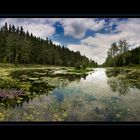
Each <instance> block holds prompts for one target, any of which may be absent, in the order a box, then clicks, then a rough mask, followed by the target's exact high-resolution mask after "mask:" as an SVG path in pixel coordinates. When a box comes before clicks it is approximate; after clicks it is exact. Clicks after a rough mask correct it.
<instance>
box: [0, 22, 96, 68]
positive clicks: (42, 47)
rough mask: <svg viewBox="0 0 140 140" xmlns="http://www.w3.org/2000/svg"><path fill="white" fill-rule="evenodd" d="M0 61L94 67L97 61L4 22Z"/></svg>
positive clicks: (0, 34)
mask: <svg viewBox="0 0 140 140" xmlns="http://www.w3.org/2000/svg"><path fill="white" fill-rule="evenodd" d="M0 63H11V64H48V65H58V66H75V67H95V66H97V63H96V62H95V61H93V60H89V59H88V58H87V57H86V56H82V55H81V54H80V52H74V51H71V50H69V49H68V48H66V47H64V46H60V45H55V44H54V43H53V42H52V41H51V39H48V38H47V37H46V40H44V39H42V38H40V37H36V36H34V35H33V34H32V33H31V34H30V33H29V32H28V31H27V32H25V31H24V29H23V27H22V26H21V27H15V26H14V25H8V24H7V23H5V25H4V26H3V27H1V28H0Z"/></svg>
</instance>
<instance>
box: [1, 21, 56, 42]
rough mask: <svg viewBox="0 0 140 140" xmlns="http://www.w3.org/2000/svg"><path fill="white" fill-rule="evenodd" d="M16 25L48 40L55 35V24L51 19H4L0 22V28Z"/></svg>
mask: <svg viewBox="0 0 140 140" xmlns="http://www.w3.org/2000/svg"><path fill="white" fill-rule="evenodd" d="M5 22H7V23H8V24H14V25H15V26H22V27H23V28H24V30H25V31H27V30H28V31H29V32H30V33H32V34H33V35H35V36H37V37H42V38H44V39H45V38H46V37H48V36H51V35H53V34H54V33H55V27H54V26H53V24H54V22H52V21H51V20H50V19H43V18H2V19H1V20H0V26H3V25H4V23H5Z"/></svg>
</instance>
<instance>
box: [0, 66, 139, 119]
mask: <svg viewBox="0 0 140 140" xmlns="http://www.w3.org/2000/svg"><path fill="white" fill-rule="evenodd" d="M60 81H61V78H60ZM58 82H59V81H58ZM0 109H1V112H0V117H1V120H3V121H140V89H138V88H136V87H135V86H130V85H127V84H125V83H124V82H122V81H121V80H118V79H117V78H115V77H114V78H109V77H107V75H106V70H105V69H104V68H96V69H94V71H92V72H89V73H88V75H87V76H85V77H81V78H78V79H75V80H73V81H70V82H68V83H67V84H63V85H59V86H57V87H55V88H53V89H52V90H51V92H50V93H49V94H46V93H45V92H44V94H41V95H39V96H35V97H34V98H31V100H29V101H27V102H24V103H23V104H22V106H16V107H14V108H12V107H9V108H8V109H4V108H2V107H1V108H0Z"/></svg>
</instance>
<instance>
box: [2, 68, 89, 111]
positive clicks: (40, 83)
mask: <svg viewBox="0 0 140 140" xmlns="http://www.w3.org/2000/svg"><path fill="white" fill-rule="evenodd" d="M51 72H52V71H51ZM51 72H50V71H49V72H48V70H16V71H12V72H11V74H10V76H11V77H12V78H13V79H17V80H18V82H19V83H20V84H22V83H24V82H26V83H27V82H28V84H29V85H30V86H29V89H28V90H26V91H25V92H26V94H25V95H24V96H21V97H18V98H16V99H13V100H11V99H7V100H4V99H1V100H0V103H1V106H3V107H5V109H7V108H9V107H12V108H15V107H18V106H20V107H22V105H23V104H24V103H25V102H26V103H29V102H30V101H33V99H34V98H35V97H36V96H41V95H43V94H45V95H46V96H47V95H48V94H50V93H52V92H53V95H54V96H55V97H56V99H57V102H62V101H63V99H64V94H63V93H62V91H61V92H60V91H58V90H57V89H56V90H54V89H55V88H56V87H58V86H60V87H65V86H67V85H68V84H69V83H70V82H72V81H80V79H81V78H83V79H86V77H87V74H83V75H76V74H63V73H62V74H53V73H51ZM50 73H51V74H50ZM46 75H47V77H46ZM32 76H33V77H32ZM48 78H49V79H48ZM66 81H67V82H66ZM8 86H9V85H8Z"/></svg>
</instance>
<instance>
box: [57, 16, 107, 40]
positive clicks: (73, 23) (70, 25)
mask: <svg viewBox="0 0 140 140" xmlns="http://www.w3.org/2000/svg"><path fill="white" fill-rule="evenodd" d="M58 21H59V22H60V23H61V24H62V26H63V28H64V34H65V35H70V36H72V37H74V38H78V39H81V38H83V37H84V35H85V33H86V31H87V30H88V29H90V30H94V31H98V30H100V29H102V28H103V27H104V23H105V21H104V20H101V21H96V20H95V19H91V18H63V19H58Z"/></svg>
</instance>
